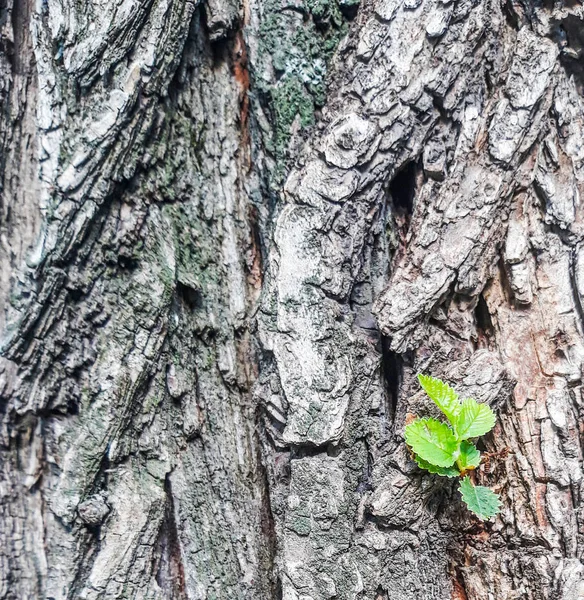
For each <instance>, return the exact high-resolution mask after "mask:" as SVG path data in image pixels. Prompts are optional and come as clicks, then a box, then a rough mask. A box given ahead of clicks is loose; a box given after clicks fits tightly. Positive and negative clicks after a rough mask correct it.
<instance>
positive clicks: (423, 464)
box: [414, 455, 460, 477]
mask: <svg viewBox="0 0 584 600" xmlns="http://www.w3.org/2000/svg"><path fill="white" fill-rule="evenodd" d="M414 460H415V461H416V463H417V465H418V467H420V469H424V470H425V471H428V472H429V473H433V474H434V475H442V476H443V477H458V476H459V475H460V471H459V470H458V469H457V468H456V465H452V466H451V467H437V466H436V465H433V464H431V463H429V462H428V461H427V460H424V459H423V458H420V457H419V456H417V455H416V456H414Z"/></svg>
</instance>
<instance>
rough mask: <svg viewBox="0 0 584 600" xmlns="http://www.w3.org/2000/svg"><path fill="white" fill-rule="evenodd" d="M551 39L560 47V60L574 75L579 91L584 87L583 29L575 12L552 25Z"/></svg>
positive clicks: (567, 70)
mask: <svg viewBox="0 0 584 600" xmlns="http://www.w3.org/2000/svg"><path fill="white" fill-rule="evenodd" d="M551 30H552V33H551V37H552V39H553V40H554V41H555V42H556V43H557V44H558V46H559V47H560V48H561V52H560V62H561V63H562V66H563V67H564V69H565V70H566V72H567V73H568V76H572V75H573V76H574V80H575V81H576V84H577V85H578V88H579V90H580V93H581V92H582V88H583V87H584V63H583V61H582V58H583V56H584V30H583V29H582V21H581V20H580V18H579V17H578V16H577V15H575V14H568V15H567V16H566V17H565V18H564V19H562V20H559V21H555V22H554V23H553V25H552V28H551Z"/></svg>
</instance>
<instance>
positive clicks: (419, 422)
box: [406, 418, 458, 467]
mask: <svg viewBox="0 0 584 600" xmlns="http://www.w3.org/2000/svg"><path fill="white" fill-rule="evenodd" d="M406 443H407V444H408V446H409V447H410V448H411V449H412V450H413V451H414V453H415V454H417V455H418V456H419V457H420V458H422V459H423V460H425V461H427V462H429V463H431V464H433V465H435V466H437V467H451V466H452V465H453V464H454V463H455V461H456V459H457V458H458V440H457V439H456V436H455V435H454V433H453V431H452V429H450V427H448V425H446V424H445V423H440V421H437V420H436V419H429V418H426V419H416V420H415V421H414V422H413V423H410V424H409V425H408V426H407V427H406Z"/></svg>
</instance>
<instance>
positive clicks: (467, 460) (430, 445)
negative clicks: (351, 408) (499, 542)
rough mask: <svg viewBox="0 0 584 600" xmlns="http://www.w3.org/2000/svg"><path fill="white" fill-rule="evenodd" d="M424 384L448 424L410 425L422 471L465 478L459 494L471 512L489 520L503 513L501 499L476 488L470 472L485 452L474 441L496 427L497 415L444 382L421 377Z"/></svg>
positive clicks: (409, 442)
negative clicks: (482, 452)
mask: <svg viewBox="0 0 584 600" xmlns="http://www.w3.org/2000/svg"><path fill="white" fill-rule="evenodd" d="M418 380H419V382H420V385H421V386H422V388H423V389H424V391H425V392H426V394H428V396H429V397H430V398H431V399H432V401H433V402H434V403H435V404H436V406H437V407H438V408H439V409H440V410H441V411H442V412H443V413H444V416H445V417H446V418H447V419H448V423H443V422H441V421H438V420H437V419H433V418H430V417H426V418H418V419H415V420H414V421H412V422H411V423H410V424H409V425H407V426H406V443H407V445H408V446H409V447H410V448H411V450H412V452H413V453H414V460H415V461H416V463H417V464H418V466H419V467H420V468H421V469H425V470H426V471H429V472H430V473H434V474H436V475H442V476H444V477H462V480H461V481H460V486H459V488H458V489H459V491H460V493H461V494H462V499H463V500H464V501H465V503H466V505H467V506H468V508H469V510H471V511H472V512H473V513H474V514H475V515H476V516H477V517H478V518H479V519H481V520H486V519H490V518H491V517H494V516H495V515H496V514H497V513H498V512H499V505H500V502H499V496H498V495H497V494H495V492H493V491H492V490H490V489H489V488H487V487H484V486H482V485H474V484H473V483H472V481H471V480H470V477H469V476H468V472H469V471H472V470H473V469H476V468H477V467H478V466H479V464H480V462H481V453H480V452H479V450H478V449H477V447H476V446H475V445H474V444H473V443H472V442H471V441H470V440H471V439H473V438H477V437H479V436H481V435H484V434H485V433H488V432H489V431H490V430H491V429H492V428H493V427H494V426H495V413H494V412H493V411H492V410H491V409H490V408H489V407H488V406H487V405H486V404H481V403H479V402H477V401H476V400H473V399H472V398H464V399H463V400H460V399H459V397H458V394H457V393H456V392H455V391H454V389H453V388H451V387H450V386H449V385H448V384H447V383H444V382H443V381H441V380H440V379H435V378H433V377H428V376H426V375H418Z"/></svg>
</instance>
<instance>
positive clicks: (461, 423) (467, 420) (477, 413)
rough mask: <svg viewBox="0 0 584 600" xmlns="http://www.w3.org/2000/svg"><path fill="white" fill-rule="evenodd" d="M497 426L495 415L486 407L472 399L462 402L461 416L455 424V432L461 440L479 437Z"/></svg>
mask: <svg viewBox="0 0 584 600" xmlns="http://www.w3.org/2000/svg"><path fill="white" fill-rule="evenodd" d="M494 426H495V413H494V412H493V411H492V410H491V409H490V408H489V407H488V406H487V405H486V404H479V403H478V402H477V401H476V400H473V399H472V398H465V399H464V400H463V401H462V408H461V410H460V414H459V415H458V417H457V418H456V422H455V423H454V431H456V435H457V436H458V439H459V440H468V439H469V438H474V437H479V436H480V435H484V434H485V433H487V432H488V431H491V429H493V427H494Z"/></svg>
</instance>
